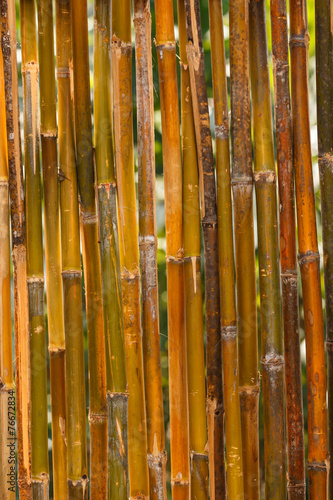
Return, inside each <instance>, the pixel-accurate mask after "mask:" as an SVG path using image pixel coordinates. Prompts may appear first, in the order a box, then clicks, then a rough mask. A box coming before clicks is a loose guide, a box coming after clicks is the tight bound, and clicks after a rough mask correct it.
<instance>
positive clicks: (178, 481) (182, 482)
mask: <svg viewBox="0 0 333 500" xmlns="http://www.w3.org/2000/svg"><path fill="white" fill-rule="evenodd" d="M189 485H190V481H189V480H188V479H183V478H182V473H181V472H178V474H177V476H176V477H175V478H174V479H172V480H171V486H172V487H173V486H178V487H179V486H180V487H182V488H187V487H188V486H189Z"/></svg>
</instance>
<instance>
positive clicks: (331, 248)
mask: <svg viewBox="0 0 333 500" xmlns="http://www.w3.org/2000/svg"><path fill="white" fill-rule="evenodd" d="M331 11H332V6H331V3H330V2H327V1H322V0H317V1H316V2H315V13H316V84H317V85H316V89H317V133H318V165H319V174H320V192H321V217H322V231H323V251H324V279H325V304H326V325H327V326H326V347H327V356H328V367H327V373H328V407H329V411H328V416H329V424H328V432H329V439H328V442H329V455H330V456H332V453H333V397H332V394H333V289H332V279H333V260H332V259H333V202H332V196H331V191H332V186H333V172H332V162H333V156H332V149H333V121H332V116H331V113H330V111H329V110H330V108H331V107H332V103H333V94H332V85H331V80H332V64H333V60H332V48H333V47H332V42H333V38H332V15H331ZM329 495H330V496H332V495H333V473H332V470H331V469H330V470H329Z"/></svg>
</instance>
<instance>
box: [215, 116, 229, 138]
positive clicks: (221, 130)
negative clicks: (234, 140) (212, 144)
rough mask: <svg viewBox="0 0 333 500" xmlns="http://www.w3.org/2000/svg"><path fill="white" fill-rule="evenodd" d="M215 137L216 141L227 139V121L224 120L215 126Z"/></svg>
mask: <svg viewBox="0 0 333 500" xmlns="http://www.w3.org/2000/svg"><path fill="white" fill-rule="evenodd" d="M215 137H216V139H221V140H224V139H229V119H226V120H224V123H221V125H215Z"/></svg>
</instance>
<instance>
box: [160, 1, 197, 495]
mask: <svg viewBox="0 0 333 500" xmlns="http://www.w3.org/2000/svg"><path fill="white" fill-rule="evenodd" d="M155 22H156V49H157V56H158V69H159V82H160V98H161V111H162V132H163V134H162V146H163V169H164V192H165V225H166V254H167V255H166V262H167V283H168V332H169V343H168V356H169V391H170V392H169V394H170V430H171V488H172V495H173V498H174V499H176V500H178V499H188V498H189V495H190V485H189V482H190V465H189V453H188V450H189V424H188V391H187V375H186V337H185V334H186V332H185V304H184V249H183V224H182V163H181V149H180V136H179V102H178V86H177V67H176V42H175V36H174V19H173V2H172V0H156V1H155Z"/></svg>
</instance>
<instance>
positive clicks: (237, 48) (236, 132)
mask: <svg viewBox="0 0 333 500" xmlns="http://www.w3.org/2000/svg"><path fill="white" fill-rule="evenodd" d="M248 8H249V4H248V2H244V1H243V0H232V1H231V2H230V6H229V23H230V40H229V43H230V75H231V82H230V83H231V140H232V191H233V202H234V227H235V261H236V288H237V308H238V315H237V330H238V350H239V386H240V387H239V391H240V404H241V423H242V448H243V468H244V492H246V494H247V496H248V499H250V500H252V499H258V498H259V486H260V485H259V435H258V431H259V413H258V411H259V408H258V404H259V384H258V338H257V336H258V334H257V294H256V275H255V253H254V228H253V174H252V147H251V108H250V82H249V50H248V39H249V26H248V18H249V11H248Z"/></svg>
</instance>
